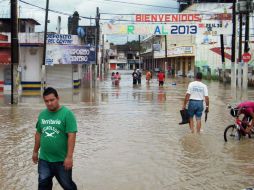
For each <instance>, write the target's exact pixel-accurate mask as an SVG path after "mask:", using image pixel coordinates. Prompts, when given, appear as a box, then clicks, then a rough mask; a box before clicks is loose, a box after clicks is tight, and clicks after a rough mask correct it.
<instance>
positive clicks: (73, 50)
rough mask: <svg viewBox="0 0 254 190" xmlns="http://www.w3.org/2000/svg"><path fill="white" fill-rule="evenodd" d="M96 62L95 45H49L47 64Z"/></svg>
mask: <svg viewBox="0 0 254 190" xmlns="http://www.w3.org/2000/svg"><path fill="white" fill-rule="evenodd" d="M94 62H95V47H90V46H62V45H48V46H47V52H46V63H45V64H46V65H54V64H92V63H94Z"/></svg>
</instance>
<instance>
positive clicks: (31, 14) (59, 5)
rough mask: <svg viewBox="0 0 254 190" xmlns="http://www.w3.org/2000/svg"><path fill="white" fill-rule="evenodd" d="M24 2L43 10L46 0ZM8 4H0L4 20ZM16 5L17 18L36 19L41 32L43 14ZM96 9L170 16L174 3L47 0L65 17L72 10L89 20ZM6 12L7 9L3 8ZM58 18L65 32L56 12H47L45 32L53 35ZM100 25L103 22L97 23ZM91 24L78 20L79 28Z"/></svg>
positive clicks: (171, 0) (172, 0) (166, 0)
mask: <svg viewBox="0 0 254 190" xmlns="http://www.w3.org/2000/svg"><path fill="white" fill-rule="evenodd" d="M23 1H25V2H27V3H31V4H34V5H37V6H40V7H43V8H45V7H46V0H40V1H38V0H23ZM112 1H123V2H128V3H138V4H147V5H156V6H165V7H172V9H170V8H158V7H151V6H139V5H133V4H126V3H119V2H112ZM9 6H10V5H9V1H3V2H1V1H0V7H1V8H0V13H1V12H2V13H3V12H5V13H7V14H6V15H7V16H6V15H5V17H8V11H6V8H8V7H9ZM19 6H20V17H23V18H33V19H35V20H37V21H38V22H39V23H40V24H41V26H38V27H37V29H36V31H38V32H41V31H43V30H44V19H45V11H44V10H42V9H38V8H35V7H32V6H30V5H26V4H24V3H22V2H19ZM96 7H99V9H100V13H112V14H135V13H162V12H164V13H170V12H177V7H178V3H177V2H176V0H139V1H136V0H63V1H59V0H49V9H51V10H55V11H61V12H65V13H69V14H71V15H72V14H73V13H74V11H78V13H79V15H80V16H85V17H92V18H94V17H95V15H96ZM7 10H8V9H7ZM0 16H1V14H0ZM58 16H61V20H62V23H61V28H62V31H61V33H67V21H68V16H67V15H61V14H57V13H52V12H49V20H50V23H49V24H48V31H52V32H56V28H57V18H58ZM115 17H116V15H108V14H101V18H102V19H112V18H115ZM101 22H107V21H103V20H101ZM90 23H91V24H92V25H93V24H94V20H93V19H92V20H89V19H81V20H80V24H81V25H89V24H90Z"/></svg>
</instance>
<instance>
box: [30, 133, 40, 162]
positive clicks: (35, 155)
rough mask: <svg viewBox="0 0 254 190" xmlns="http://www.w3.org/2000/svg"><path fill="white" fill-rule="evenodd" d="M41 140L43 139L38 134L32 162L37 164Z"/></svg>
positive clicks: (35, 138)
mask: <svg viewBox="0 0 254 190" xmlns="http://www.w3.org/2000/svg"><path fill="white" fill-rule="evenodd" d="M40 139H41V134H40V133H39V132H36V133H35V135H34V140H35V142H34V150H33V156H32V160H33V162H34V163H35V164H37V163H38V151H39V148H40Z"/></svg>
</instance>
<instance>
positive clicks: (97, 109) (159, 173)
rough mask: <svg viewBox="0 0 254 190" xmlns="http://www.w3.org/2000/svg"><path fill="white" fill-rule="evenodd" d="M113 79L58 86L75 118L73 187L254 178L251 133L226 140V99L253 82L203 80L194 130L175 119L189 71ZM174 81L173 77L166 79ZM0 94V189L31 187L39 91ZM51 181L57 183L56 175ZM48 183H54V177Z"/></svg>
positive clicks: (226, 188) (227, 186) (219, 184)
mask: <svg viewBox="0 0 254 190" xmlns="http://www.w3.org/2000/svg"><path fill="white" fill-rule="evenodd" d="M120 73H122V80H121V82H120V86H113V85H112V83H111V81H110V74H109V75H108V76H106V77H105V80H103V81H97V82H98V85H97V88H94V89H91V90H89V89H80V90H79V91H73V90H72V89H69V90H59V96H60V102H61V104H62V105H66V106H68V107H69V108H71V109H72V110H73V112H74V113H75V115H76V117H77V121H78V130H79V132H78V134H77V143H76V148H75V154H74V168H73V178H74V181H75V182H76V183H77V185H78V189H80V190H188V189H191V190H233V189H234V190H240V189H243V188H245V187H248V186H252V185H254V162H253V160H254V154H253V150H254V141H253V139H243V140H241V141H235V142H228V143H225V142H224V139H223V132H224V129H225V127H226V126H227V125H229V124H232V123H233V118H232V117H231V116H230V114H229V110H228V109H227V105H228V104H232V103H237V102H239V101H241V100H243V99H249V100H253V99H254V90H253V89H250V90H249V91H248V93H247V94H245V95H244V94H243V95H239V94H240V91H239V90H238V91H237V96H236V95H235V93H233V94H232V91H231V90H230V85H227V86H224V85H223V84H220V83H218V82H209V81H204V82H205V83H206V84H207V85H208V90H209V96H210V112H209V115H208V121H207V122H206V123H205V122H204V117H203V118H202V127H203V128H202V132H201V134H200V135H196V134H190V129H189V127H188V125H178V123H179V122H180V120H181V118H180V114H179V110H180V109H181V108H182V104H183V98H184V95H185V92H186V89H187V86H188V83H189V81H190V80H189V79H186V78H176V79H172V78H170V79H167V80H166V83H165V84H164V87H160V88H159V87H158V82H157V80H156V79H153V81H152V82H151V83H150V85H147V84H146V82H145V76H143V80H142V85H141V86H135V87H133V85H132V77H131V72H126V71H122V72H120ZM173 83H176V85H173ZM8 99H9V96H4V95H2V96H1V97H0V105H1V106H0V120H1V125H0V130H1V133H0V138H1V144H0V155H1V156H0V189H3V190H31V189H37V177H38V175H37V165H34V164H33V163H32V160H31V156H32V151H33V144H34V132H35V124H36V119H37V116H38V114H39V112H40V110H42V109H44V108H45V106H44V103H43V101H42V100H41V98H40V97H21V99H20V104H19V105H18V106H10V105H9V104H7V102H8V101H9V100H8ZM55 184H56V183H55ZM54 189H55V190H60V189H61V188H60V186H59V185H58V184H57V185H55V186H54Z"/></svg>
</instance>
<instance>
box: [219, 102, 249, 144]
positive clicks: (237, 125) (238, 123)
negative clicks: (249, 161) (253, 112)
mask: <svg viewBox="0 0 254 190" xmlns="http://www.w3.org/2000/svg"><path fill="white" fill-rule="evenodd" d="M228 108H229V109H230V114H231V116H232V117H234V118H235V122H234V124H233V125H229V126H227V127H226V128H225V130H224V140H225V142H227V141H228V140H231V139H232V140H234V139H237V140H240V139H241V138H242V137H243V136H246V135H247V136H248V137H249V138H251V135H250V133H246V130H245V129H246V128H247V127H248V126H249V123H250V121H251V120H252V117H251V116H244V117H243V118H242V119H239V117H238V116H239V113H240V112H241V110H242V109H245V108H241V109H238V108H232V107H231V106H229V107H228Z"/></svg>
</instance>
